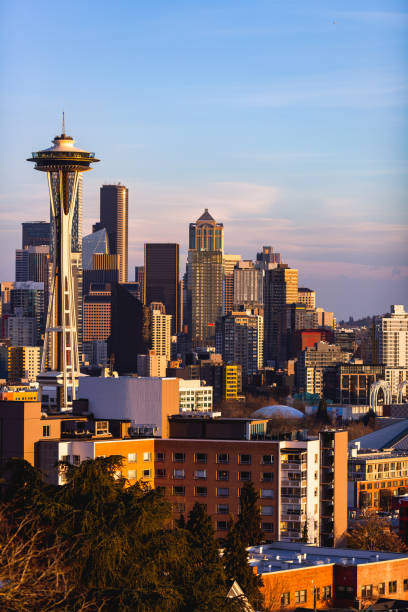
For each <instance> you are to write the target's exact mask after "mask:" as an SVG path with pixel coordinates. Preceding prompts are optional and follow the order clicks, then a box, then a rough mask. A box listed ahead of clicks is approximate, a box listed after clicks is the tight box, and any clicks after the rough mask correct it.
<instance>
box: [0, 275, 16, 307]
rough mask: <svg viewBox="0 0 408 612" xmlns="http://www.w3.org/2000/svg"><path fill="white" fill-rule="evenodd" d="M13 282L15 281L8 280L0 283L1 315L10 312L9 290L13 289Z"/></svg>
mask: <svg viewBox="0 0 408 612" xmlns="http://www.w3.org/2000/svg"><path fill="white" fill-rule="evenodd" d="M14 284H15V283H13V282H9V281H3V282H2V283H0V292H1V314H2V315H4V314H7V313H10V312H11V290H12V289H14Z"/></svg>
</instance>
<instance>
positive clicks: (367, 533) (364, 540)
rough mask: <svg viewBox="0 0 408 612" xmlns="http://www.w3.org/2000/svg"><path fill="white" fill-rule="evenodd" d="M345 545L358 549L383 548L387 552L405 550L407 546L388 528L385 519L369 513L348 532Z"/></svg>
mask: <svg viewBox="0 0 408 612" xmlns="http://www.w3.org/2000/svg"><path fill="white" fill-rule="evenodd" d="M347 546H348V547H349V548H356V549H359V550H383V551H387V552H406V551H408V548H407V547H406V546H405V544H404V543H403V542H402V541H401V540H400V538H399V537H398V536H397V535H396V534H395V533H393V532H392V531H391V530H390V523H389V521H387V519H384V518H380V517H379V516H377V515H376V514H369V515H368V516H367V518H365V519H363V520H362V521H360V523H359V524H358V525H356V527H354V529H353V530H352V531H351V532H350V534H349V536H348V538H347Z"/></svg>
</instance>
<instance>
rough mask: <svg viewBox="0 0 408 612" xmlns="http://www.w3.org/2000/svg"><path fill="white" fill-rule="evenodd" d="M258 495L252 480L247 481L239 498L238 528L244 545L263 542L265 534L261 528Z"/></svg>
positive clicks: (254, 544)
mask: <svg viewBox="0 0 408 612" xmlns="http://www.w3.org/2000/svg"><path fill="white" fill-rule="evenodd" d="M257 501H258V495H257V494H256V491H255V488H254V485H253V483H252V482H246V483H245V484H244V486H243V487H242V489H241V495H240V498H239V506H240V510H239V514H238V520H237V523H236V528H237V529H238V531H239V534H240V537H241V540H242V543H243V545H244V546H256V545H257V544H261V543H262V542H263V541H264V539H265V535H264V532H263V531H262V528H261V513H260V511H259V508H258V506H257Z"/></svg>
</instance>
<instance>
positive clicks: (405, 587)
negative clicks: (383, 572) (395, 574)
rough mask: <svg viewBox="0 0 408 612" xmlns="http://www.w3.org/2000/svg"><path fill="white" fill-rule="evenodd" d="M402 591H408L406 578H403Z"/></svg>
mask: <svg viewBox="0 0 408 612" xmlns="http://www.w3.org/2000/svg"><path fill="white" fill-rule="evenodd" d="M383 584H384V583H383ZM404 591H408V578H404Z"/></svg>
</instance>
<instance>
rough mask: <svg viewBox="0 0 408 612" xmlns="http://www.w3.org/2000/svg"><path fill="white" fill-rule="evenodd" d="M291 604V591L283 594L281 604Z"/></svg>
mask: <svg viewBox="0 0 408 612" xmlns="http://www.w3.org/2000/svg"><path fill="white" fill-rule="evenodd" d="M289 604H290V593H282V594H281V606H288V605H289Z"/></svg>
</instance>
